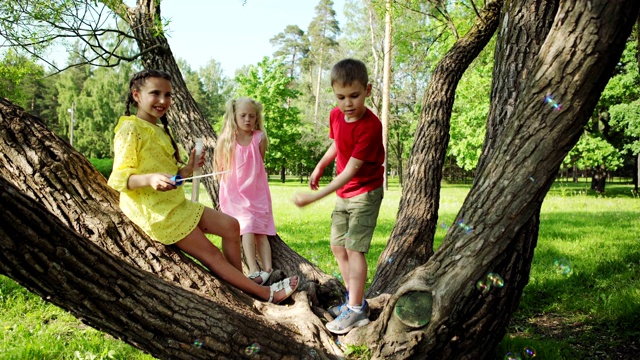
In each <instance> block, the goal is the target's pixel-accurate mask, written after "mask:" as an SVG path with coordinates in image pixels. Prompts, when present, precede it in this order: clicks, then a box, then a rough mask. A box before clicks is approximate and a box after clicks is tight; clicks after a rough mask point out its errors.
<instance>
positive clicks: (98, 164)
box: [89, 159, 113, 179]
mask: <svg viewBox="0 0 640 360" xmlns="http://www.w3.org/2000/svg"><path fill="white" fill-rule="evenodd" d="M89 161H91V164H92V165H93V167H95V168H96V169H98V171H100V173H101V174H102V175H103V176H104V177H105V178H106V179H108V178H109V175H111V170H112V169H113V159H89Z"/></svg>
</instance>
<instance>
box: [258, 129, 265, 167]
mask: <svg viewBox="0 0 640 360" xmlns="http://www.w3.org/2000/svg"><path fill="white" fill-rule="evenodd" d="M259 147H260V155H262V162H264V160H265V156H266V155H267V138H266V137H265V136H264V133H262V136H261V137H260V144H259Z"/></svg>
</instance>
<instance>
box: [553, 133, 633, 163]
mask: <svg viewBox="0 0 640 360" xmlns="http://www.w3.org/2000/svg"><path fill="white" fill-rule="evenodd" d="M564 164H565V165H573V164H575V165H576V166H577V167H578V169H581V170H586V169H595V168H598V167H600V166H601V165H604V166H605V168H606V169H608V170H616V169H617V168H619V167H620V166H621V165H622V158H621V156H620V152H619V151H618V150H617V149H616V148H615V147H613V145H611V144H610V143H609V142H607V141H606V140H604V139H602V138H599V137H595V136H593V135H591V134H590V133H587V132H585V133H584V134H582V136H581V137H580V140H578V143H577V144H576V146H574V147H573V149H571V151H569V154H567V157H565V159H564Z"/></svg>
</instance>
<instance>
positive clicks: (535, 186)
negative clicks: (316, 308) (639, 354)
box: [367, 0, 640, 359]
mask: <svg viewBox="0 0 640 360" xmlns="http://www.w3.org/2000/svg"><path fill="white" fill-rule="evenodd" d="M639 5H640V4H638V3H637V2H636V1H631V0H629V1H621V2H610V1H607V0H597V1H590V2H588V3H587V2H562V3H561V4H560V8H559V10H558V12H557V15H556V17H555V19H554V23H553V26H552V28H551V31H550V32H549V34H548V36H547V37H546V38H545V42H544V43H543V44H542V47H541V49H540V51H539V52H538V54H537V56H536V58H535V60H534V62H533V66H532V70H531V73H530V75H529V76H527V78H526V79H525V86H524V87H523V88H522V91H521V94H520V95H519V96H518V101H517V103H516V105H515V108H514V110H513V112H512V114H511V115H510V116H509V118H508V119H506V121H503V124H504V130H503V131H502V132H500V134H498V136H497V138H496V142H495V150H494V151H493V152H491V155H490V158H489V159H486V160H485V161H484V162H483V163H484V164H485V165H484V166H483V167H482V168H481V169H479V171H478V174H477V178H476V181H475V183H474V185H473V187H472V189H471V191H470V193H469V195H468V196H467V198H466V200H465V202H464V204H463V206H462V208H461V210H460V213H459V215H458V218H457V221H460V220H462V219H464V223H465V224H467V226H469V227H471V228H472V231H466V228H463V227H461V226H455V227H453V228H452V230H451V231H450V232H449V233H448V234H447V235H446V237H445V239H444V241H443V243H442V245H441V246H440V248H439V249H438V252H437V253H435V254H434V256H433V257H432V258H431V259H429V261H428V262H427V263H426V264H424V265H423V266H420V267H418V268H416V269H415V271H413V272H412V273H410V274H409V275H408V276H406V277H405V278H403V279H402V286H401V287H400V288H399V289H398V291H397V292H396V293H395V294H394V295H392V297H391V299H390V300H389V303H388V305H387V306H386V307H385V309H384V311H383V312H382V314H381V315H380V318H379V320H378V321H377V322H376V324H375V325H374V329H372V330H371V331H370V333H368V334H367V335H368V336H367V338H368V339H370V341H369V344H370V346H375V351H374V354H373V355H374V356H373V357H374V358H391V357H394V358H415V357H418V356H420V357H421V358H428V359H431V358H433V359H446V358H456V359H485V358H492V357H493V356H494V355H493V352H492V351H489V350H490V349H495V346H496V345H497V342H498V341H500V334H501V333H503V332H499V333H498V335H497V336H493V335H492V334H491V333H490V331H491V330H492V329H501V328H503V327H505V326H506V324H507V321H508V319H509V317H510V313H511V311H513V304H514V303H513V301H514V300H511V299H510V298H511V297H516V298H519V297H520V295H519V293H520V289H519V284H522V283H523V282H526V280H525V279H523V278H524V277H527V276H528V267H529V266H530V263H527V260H528V258H530V256H531V255H530V254H531V253H532V251H533V247H534V246H535V242H531V243H529V242H527V241H522V239H523V237H522V236H520V235H521V234H528V233H531V236H529V237H526V238H531V239H532V238H535V237H537V222H530V220H531V219H536V218H537V214H538V211H539V208H540V204H541V203H542V201H543V199H544V197H545V195H546V193H547V192H548V190H549V188H550V186H551V184H552V183H553V180H554V176H555V174H556V173H557V171H558V168H559V167H560V165H561V163H562V160H563V159H564V157H565V156H566V155H567V153H568V152H569V150H570V149H571V147H573V146H574V145H575V143H577V141H578V139H579V137H580V135H581V133H582V130H583V127H584V125H585V124H586V123H587V122H588V120H589V117H590V115H591V114H592V112H593V110H594V108H595V105H596V103H597V101H598V99H599V96H600V94H601V92H602V90H603V89H604V87H605V85H606V83H607V81H608V79H609V77H610V76H611V74H612V72H613V69H614V67H615V64H616V62H617V61H618V59H619V57H620V55H621V53H622V50H623V48H624V45H625V41H626V39H627V37H628V35H629V34H630V31H631V28H632V25H633V22H634V21H635V17H636V16H637V13H638V6H639ZM525 11H526V10H525ZM569 55H570V56H569ZM548 94H553V95H554V96H557V97H558V98H559V97H560V96H562V98H561V99H560V100H561V101H562V104H563V107H562V111H555V110H554V109H552V108H550V107H549V106H548V104H545V102H544V98H545V96H547V95H548ZM532 178H533V179H534V180H533V181H532V180H531V179H532ZM525 227H529V228H528V229H524V228H525ZM491 272H493V273H497V274H500V275H501V276H502V277H503V279H504V286H503V287H498V288H493V289H491V290H490V291H488V292H482V291H480V290H478V289H477V288H476V287H475V286H474V285H475V284H477V282H478V281H485V280H486V279H487V274H489V273H491ZM416 299H417V300H420V301H417V300H416ZM411 303H414V304H419V305H420V306H419V307H415V306H414V309H416V308H417V309H419V310H421V311H420V312H418V314H421V316H420V317H418V318H417V319H416V318H415V317H413V318H412V317H411V316H408V315H403V314H405V313H406V312H407V309H406V304H411ZM501 305H502V306H506V307H507V309H508V310H507V311H504V310H502V309H503V308H501V307H500V306H501ZM495 309H501V311H495ZM503 312H507V313H508V314H503ZM480 334H482V336H480ZM418 354H419V355H418Z"/></svg>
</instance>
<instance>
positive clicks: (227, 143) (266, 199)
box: [215, 98, 276, 285]
mask: <svg viewBox="0 0 640 360" xmlns="http://www.w3.org/2000/svg"><path fill="white" fill-rule="evenodd" d="M223 121H224V123H223V125H222V131H221V132H220V137H219V138H218V143H217V145H216V150H215V167H216V171H225V170H227V169H230V170H231V173H227V174H223V175H222V176H221V178H220V210H221V211H222V212H223V213H225V214H228V215H231V216H233V217H235V218H236V219H238V222H239V223H240V236H241V237H242V247H243V249H244V256H245V259H246V261H247V265H248V266H249V273H250V275H249V278H250V279H252V280H253V281H254V282H256V283H257V284H260V285H262V284H264V283H266V282H267V280H269V276H271V272H272V271H273V269H272V262H271V246H270V245H269V239H268V238H267V235H275V234H276V227H275V224H274V221H273V211H272V208H271V193H270V192H269V184H268V178H267V172H266V171H265V169H264V158H265V154H266V151H267V133H266V131H265V129H264V121H263V119H262V104H261V103H259V102H257V101H255V100H253V99H250V98H238V99H235V100H229V101H228V102H227V104H226V113H225V115H224V120H223ZM256 250H257V252H258V256H259V257H260V262H261V263H262V269H260V267H258V263H257V261H256Z"/></svg>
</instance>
